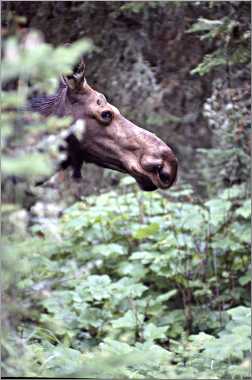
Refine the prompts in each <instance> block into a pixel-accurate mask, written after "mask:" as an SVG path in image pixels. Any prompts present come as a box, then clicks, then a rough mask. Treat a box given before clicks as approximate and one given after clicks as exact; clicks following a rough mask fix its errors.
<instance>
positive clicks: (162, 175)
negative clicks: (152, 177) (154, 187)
mask: <svg viewBox="0 0 252 380" xmlns="http://www.w3.org/2000/svg"><path fill="white" fill-rule="evenodd" d="M158 174H159V178H160V179H161V181H162V182H164V183H168V182H170V180H171V176H170V173H167V171H165V170H164V169H163V168H160V169H159V170H158Z"/></svg>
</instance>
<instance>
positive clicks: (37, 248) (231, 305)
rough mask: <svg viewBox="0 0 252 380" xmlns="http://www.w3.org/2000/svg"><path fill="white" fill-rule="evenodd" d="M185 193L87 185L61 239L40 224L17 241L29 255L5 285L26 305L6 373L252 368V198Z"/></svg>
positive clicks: (233, 371) (241, 371)
mask: <svg viewBox="0 0 252 380" xmlns="http://www.w3.org/2000/svg"><path fill="white" fill-rule="evenodd" d="M127 186H129V185H127ZM132 186H133V188H134V186H135V185H132ZM184 192H185V191H184V190H182V191H181V194H182V196H183V193H184ZM179 194H180V192H179V189H176V191H174V197H173V192H171V199H170V200H166V199H164V198H163V197H162V196H160V195H159V194H157V193H151V194H150V193H144V194H143V193H140V192H128V193H126V194H124V195H121V196H118V193H116V192H110V193H104V194H102V195H100V196H90V197H88V198H86V199H85V200H84V201H82V202H79V203H76V204H74V205H73V206H71V207H70V208H68V209H67V210H66V211H65V213H64V215H63V216H62V218H61V220H60V225H59V231H58V238H57V239H56V238H53V237H52V235H50V234H48V231H47V230H46V228H44V229H43V228H42V227H41V226H40V227H39V231H40V232H42V233H43V237H42V238H41V237H38V236H37V233H36V231H37V229H36V228H34V236H33V237H31V238H29V239H27V240H25V241H17V242H16V243H15V245H12V251H13V252H14V253H15V255H16V256H17V257H20V259H19V261H20V262H21V263H23V266H22V267H18V268H16V269H15V271H16V275H15V276H14V278H13V277H11V278H9V280H8V279H6V284H7V285H6V287H7V290H8V289H10V284H12V285H11V288H12V291H13V289H15V292H16V297H17V298H18V299H19V300H20V302H21V303H23V304H24V305H23V308H22V310H21V313H20V310H19V313H20V320H19V321H18V323H17V324H16V326H17V327H16V328H17V331H16V333H15V334H14V332H13V334H14V335H13V336H12V337H11V336H9V337H8V338H7V337H6V340H5V345H6V347H5V350H7V351H8V350H9V349H10V350H11V349H12V347H13V343H12V339H14V340H15V341H16V342H18V341H20V348H19V350H20V353H19V355H21V356H20V359H19V360H17V361H15V363H14V362H13V359H12V356H11V355H9V358H8V359H6V361H5V364H4V368H5V371H6V372H7V373H8V374H9V375H10V374H12V375H15V376H16V375H18V376H20V375H22V376H36V375H38V374H39V375H40V376H45V377H46V376H59V377H61V376H69V377H83V376H84V374H85V377H87V376H88V377H91V378H92V377H101V376H104V374H106V376H107V377H117V378H118V377H128V378H144V377H156V378H178V379H179V378H184V377H185V376H187V374H188V373H189V374H190V377H193V378H202V373H203V374H204V376H205V377H206V378H217V379H218V378H224V377H227V376H228V377H230V378H237V376H239V378H242V377H244V376H248V373H249V368H248V354H249V336H250V328H249V320H250V314H249V307H248V306H249V292H248V290H247V277H246V276H248V274H247V267H248V265H249V261H250V258H249V239H248V236H247V235H246V234H245V235H244V233H245V231H248V230H249V217H250V212H249V211H248V209H247V206H248V201H247V200H246V201H244V200H243V199H241V198H239V195H240V193H239V192H235V189H234V191H233V193H232V194H231V197H230V196H228V194H227V192H223V193H222V194H220V197H219V198H216V199H212V200H210V201H207V202H205V204H197V203H193V202H190V203H189V202H186V201H183V202H182V201H181V200H180V199H179ZM191 196H192V194H191ZM231 200H232V201H231ZM7 246H8V244H7ZM11 256H12V255H10V254H9V251H8V252H6V254H5V256H4V260H3V263H4V270H5V271H6V273H8V272H10V268H11V264H8V262H9V260H10V257H11ZM15 259H17V258H15ZM6 265H8V267H6ZM8 268H9V269H8ZM28 273H29V276H27V274H28ZM8 281H10V282H9V283H8ZM8 291H9V290H8ZM8 291H7V293H8ZM27 295H29V297H28V300H29V302H28V303H27V302H25V303H24V302H23V301H22V300H24V299H25V298H26V299H27ZM239 305H245V306H239ZM28 316H29V317H28ZM27 317H28V318H27ZM7 356H8V355H7Z"/></svg>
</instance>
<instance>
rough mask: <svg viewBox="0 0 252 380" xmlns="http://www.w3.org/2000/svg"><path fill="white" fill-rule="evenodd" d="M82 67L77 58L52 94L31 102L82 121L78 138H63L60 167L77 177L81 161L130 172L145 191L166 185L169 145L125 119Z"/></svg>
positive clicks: (172, 174) (170, 178)
mask: <svg viewBox="0 0 252 380" xmlns="http://www.w3.org/2000/svg"><path fill="white" fill-rule="evenodd" d="M84 71H85V65H84V62H83V61H82V62H81V63H80V64H79V65H78V66H77V68H76V69H75V70H74V73H73V74H72V75H69V76H62V78H61V83H60V86H59V89H58V91H57V93H56V94H55V95H52V96H48V97H39V98H34V99H32V101H31V108H32V109H33V110H36V111H39V112H40V113H42V114H44V115H50V114H56V115H58V116H67V115H70V116H72V118H73V119H74V120H75V121H76V120H79V119H82V120H84V122H85V129H84V130H83V133H82V135H81V136H79V138H77V137H76V136H75V135H74V134H70V135H69V136H68V137H67V139H66V141H67V144H68V146H67V160H66V161H64V163H63V164H62V167H63V168H66V167H67V166H72V167H73V169H74V173H75V175H76V176H79V175H80V169H81V166H82V164H83V163H84V162H90V163H94V164H96V165H99V166H102V167H104V168H110V169H113V170H116V171H120V172H123V173H128V174H130V175H131V176H132V177H134V178H135V179H136V181H137V183H138V184H139V186H140V188H141V189H142V190H145V191H153V190H156V189H157V188H160V189H167V188H169V187H170V186H171V185H172V184H173V183H174V181H175V179H176V176H177V160H176V157H175V155H174V153H173V151H172V149H171V148H170V147H169V146H168V145H167V144H165V143H164V142H163V141H162V140H160V139H159V138H158V137H157V136H156V135H154V134H153V133H151V132H149V131H147V130H145V129H142V128H140V127H138V126H137V125H135V124H134V123H132V122H131V121H129V120H128V119H126V118H125V117H124V116H123V115H122V114H121V113H120V111H119V110H118V109H117V108H116V107H115V106H113V105H112V104H110V103H108V102H107V100H106V98H105V96H104V95H103V94H101V93H99V92H97V91H95V90H94V89H93V88H91V87H90V86H89V85H88V83H87V81H86V79H85V76H84Z"/></svg>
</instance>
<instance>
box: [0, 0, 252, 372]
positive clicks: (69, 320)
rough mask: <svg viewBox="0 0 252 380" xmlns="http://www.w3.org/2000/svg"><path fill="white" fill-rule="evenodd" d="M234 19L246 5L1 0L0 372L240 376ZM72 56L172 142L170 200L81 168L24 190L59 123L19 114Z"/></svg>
mask: <svg viewBox="0 0 252 380" xmlns="http://www.w3.org/2000/svg"><path fill="white" fill-rule="evenodd" d="M250 15H251V4H250V2H246V1H241V2H237V1H223V2H215V1H212V2H197V1H195V2H179V1H177V2H172V1H169V2H159V1H155V2H153V1H150V2H147V1H146V2H139V1H137V2H128V1H127V2H92V1H90V2H85V1H83V2H21V1H17V2H7V1H5V2H3V3H2V39H3V49H2V56H3V59H2V81H3V91H2V153H3V156H2V171H3V174H2V202H3V205H2V232H3V235H4V237H3V248H4V250H3V257H2V271H3V276H2V277H3V278H2V286H3V305H4V313H2V326H3V327H4V334H3V339H2V347H3V350H2V355H3V363H2V371H3V374H4V375H5V376H24V377H25V376H30V377H36V376H44V377H48V376H49V377H89V378H97V377H98V378H108V377H110V378H111V377H114V378H125V377H126V378H147V377H148V378H165V379H167V378H177V379H184V378H193V379H194V378H195V379H206V378H208V379H210V378H211V379H221V378H232V379H236V378H237V379H243V378H248V377H249V374H250V363H249V355H250V336H251V327H250V315H251V313H250V277H251V275H250V273H251V264H250V216H251V204H250V123H251V111H250V102H251V86H250V81H251V73H250V42H251V41H250V39H251V33H250V23H251V16H250ZM66 43H71V44H72V46H71V47H70V48H66V47H64V44H66ZM38 46H39V48H38ZM81 55H84V57H85V61H86V71H87V73H86V76H87V79H88V82H89V83H90V84H91V85H92V86H93V87H95V88H96V89H97V90H99V91H100V92H102V93H104V94H106V96H107V98H108V99H109V100H110V101H111V103H112V104H115V105H116V106H117V107H118V108H119V109H120V111H121V112H122V113H123V114H124V115H125V116H126V117H127V118H129V119H130V120H132V121H134V122H135V123H136V124H137V125H140V126H142V127H144V128H146V129H148V130H151V131H153V132H154V133H156V134H157V135H158V136H159V137H161V138H162V139H163V140H164V141H166V142H167V143H169V144H170V145H172V147H173V149H174V150H175V152H176V154H177V156H178V160H179V178H178V181H177V184H176V185H175V186H174V187H173V188H172V189H171V190H169V191H165V192H164V191H157V192H154V193H144V192H142V191H140V190H139V189H138V187H137V185H136V184H135V182H134V180H133V179H131V178H130V177H128V176H124V175H121V174H118V173H116V172H113V171H110V170H104V169H101V168H98V167H95V166H93V165H85V166H84V168H83V177H84V179H83V182H81V183H74V182H73V180H72V179H71V173H68V174H69V175H68V179H66V182H64V183H63V184H61V185H59V186H58V187H56V188H51V187H49V186H40V187H36V186H34V184H35V183H36V181H38V180H39V179H40V178H41V177H43V176H44V175H49V174H52V173H53V170H54V166H55V155H56V152H55V149H56V148H55V146H51V145H50V144H48V141H52V136H55V135H57V133H58V131H59V130H64V129H66V128H67V127H68V126H69V123H70V121H69V120H68V119H67V118H64V119H57V118H48V119H41V118H40V117H38V115H35V114H32V113H30V112H25V111H24V105H25V104H26V101H27V98H29V97H30V96H31V95H33V94H35V93H39V92H52V91H54V90H55V86H56V85H57V78H58V77H59V75H60V74H61V73H63V72H67V70H69V69H70V68H71V67H72V65H73V64H74V63H76V62H77V60H78V59H79V58H80V56H81ZM48 136H49V137H50V138H51V140H50V139H49V140H48V138H46V137H48ZM38 141H45V142H46V143H47V145H46V143H45V145H44V146H43V149H42V151H41V149H40V151H39V152H38V151H36V146H37V144H38ZM34 146H35V148H34ZM52 157H53V158H52Z"/></svg>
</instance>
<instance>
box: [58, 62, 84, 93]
mask: <svg viewBox="0 0 252 380" xmlns="http://www.w3.org/2000/svg"><path fill="white" fill-rule="evenodd" d="M61 80H62V81H63V83H64V84H65V85H67V87H69V88H70V89H71V90H74V91H78V90H80V89H81V88H82V87H83V86H84V84H85V81H86V79H85V62H84V59H83V58H81V60H80V62H78V63H77V64H76V65H75V66H74V68H73V72H72V74H70V75H62V76H61Z"/></svg>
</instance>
